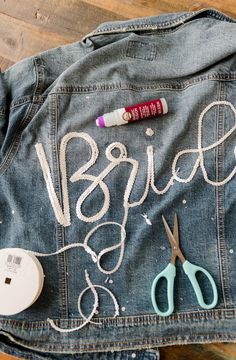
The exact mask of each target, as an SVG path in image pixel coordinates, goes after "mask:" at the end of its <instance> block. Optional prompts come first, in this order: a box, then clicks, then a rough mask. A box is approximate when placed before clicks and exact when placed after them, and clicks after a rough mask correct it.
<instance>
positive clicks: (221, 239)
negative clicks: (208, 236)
mask: <svg viewBox="0 0 236 360" xmlns="http://www.w3.org/2000/svg"><path fill="white" fill-rule="evenodd" d="M219 96H220V100H225V97H226V96H225V85H224V84H223V83H220V94H219ZM224 121H225V111H224V108H223V106H222V107H219V114H218V139H220V138H221V137H222V136H223V135H224V127H225V126H224ZM217 162H218V166H217V174H218V177H219V180H220V179H221V178H223V177H224V173H223V172H224V143H222V144H220V145H219V147H218V152H217ZM217 213H218V243H219V249H218V251H219V260H220V263H221V279H222V287H223V295H224V303H225V307H228V306H229V305H230V303H231V301H230V285H229V280H228V279H229V274H228V270H227V267H228V263H227V247H226V239H225V227H224V222H225V208H224V186H220V187H218V188H217Z"/></svg>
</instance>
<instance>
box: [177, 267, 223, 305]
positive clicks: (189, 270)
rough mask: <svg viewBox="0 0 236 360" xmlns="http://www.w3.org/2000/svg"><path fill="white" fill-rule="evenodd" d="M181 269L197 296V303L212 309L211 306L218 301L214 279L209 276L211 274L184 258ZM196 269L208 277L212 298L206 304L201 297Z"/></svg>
mask: <svg viewBox="0 0 236 360" xmlns="http://www.w3.org/2000/svg"><path fill="white" fill-rule="evenodd" d="M183 269H184V272H185V274H186V275H187V276H188V278H189V280H190V282H191V284H192V287H193V289H194V292H195V294H196V297H197V301H198V304H199V305H200V306H201V307H202V308H203V309H212V308H213V307H215V306H216V304H217V301H218V292H217V287H216V284H215V281H214V280H213V277H212V276H211V274H209V272H208V271H207V270H205V269H204V268H202V267H201V266H197V265H194V264H192V263H190V262H189V261H187V260H185V262H184V263H183ZM198 271H200V272H202V273H203V274H205V275H206V277H207V278H208V280H209V281H210V284H211V287H212V291H213V300H212V302H211V303H210V304H206V303H205V301H204V299H203V296H202V290H201V288H200V286H199V283H198V280H197V278H196V273H197V272H198Z"/></svg>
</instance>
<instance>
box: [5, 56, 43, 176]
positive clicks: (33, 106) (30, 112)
mask: <svg viewBox="0 0 236 360" xmlns="http://www.w3.org/2000/svg"><path fill="white" fill-rule="evenodd" d="M33 63H34V70H35V76H36V81H35V86H34V92H33V99H32V102H31V103H30V104H29V106H28V108H27V110H26V112H25V116H24V117H23V119H22V121H21V122H20V124H19V126H18V128H17V130H16V132H15V135H14V137H13V140H12V142H11V145H10V147H9V149H8V151H7V152H6V155H5V156H4V158H3V160H2V162H1V164H0V176H1V175H3V173H4V172H5V171H6V170H7V169H8V167H9V166H10V164H11V162H12V160H13V158H14V157H15V155H16V154H17V152H18V149H19V146H20V140H21V135H22V132H23V131H24V129H25V128H26V126H27V125H28V124H29V123H30V121H31V120H32V118H33V117H34V115H35V114H36V112H37V110H38V105H37V103H35V102H34V97H35V95H36V93H37V89H38V86H39V84H41V77H42V74H41V73H40V75H39V67H38V61H35V58H34V59H33ZM39 76H40V80H39Z"/></svg>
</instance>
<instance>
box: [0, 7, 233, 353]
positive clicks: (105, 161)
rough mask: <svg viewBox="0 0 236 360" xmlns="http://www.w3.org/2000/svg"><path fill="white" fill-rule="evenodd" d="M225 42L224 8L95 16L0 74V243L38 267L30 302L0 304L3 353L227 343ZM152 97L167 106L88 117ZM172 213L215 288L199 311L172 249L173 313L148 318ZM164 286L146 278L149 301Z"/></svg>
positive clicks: (228, 85) (229, 174) (187, 249)
mask: <svg viewBox="0 0 236 360" xmlns="http://www.w3.org/2000/svg"><path fill="white" fill-rule="evenodd" d="M235 51H236V21H235V20H234V19H232V18H230V17H228V16H226V15H224V14H222V13H220V12H218V11H216V10H214V9H202V10H200V11H196V12H194V11H193V12H182V13H172V14H163V15H160V16H152V17H144V18H138V19H132V20H127V21H115V22H107V23H103V24H101V25H99V26H98V28H97V29H95V30H94V31H93V32H92V33H90V34H88V35H86V36H85V37H84V38H83V39H82V40H81V41H78V42H75V43H72V44H69V45H65V46H60V47H58V48H55V49H50V50H48V51H45V52H42V53H40V54H37V55H36V56H32V57H29V58H26V59H24V60H22V61H19V62H18V63H16V64H15V65H13V66H12V67H11V68H9V69H8V70H6V71H5V72H4V73H1V74H0V75H1V76H0V189H1V190H0V191H1V192H0V248H1V249H3V248H21V249H24V250H26V251H28V253H29V254H30V253H31V254H32V256H33V255H34V256H35V257H37V259H38V260H39V261H40V264H41V266H42V268H43V271H44V275H45V278H44V285H43V289H42V291H41V294H40V295H39V297H38V299H37V300H36V301H35V302H34V303H33V304H32V305H31V306H29V307H28V308H27V309H25V310H24V311H21V312H19V313H17V314H15V315H10V316H6V315H1V316H0V350H2V351H5V352H8V353H10V354H13V355H16V356H19V357H24V358H27V359H56V358H57V355H58V357H59V358H63V359H67V356H68V359H69V358H70V355H71V354H80V355H79V356H80V357H78V358H79V359H82V354H83V356H84V357H85V358H86V356H88V354H90V353H93V354H97V356H99V354H101V355H102V354H104V353H105V352H106V354H107V358H109V357H110V358H111V359H114V358H115V356H116V355H117V354H121V353H122V354H123V356H124V357H125V358H127V359H128V358H130V359H131V358H134V357H136V353H135V351H141V352H139V355H140V354H141V355H140V359H141V358H147V359H148V360H150V359H151V360H152V359H154V360H155V359H156V358H157V357H158V351H157V350H156V351H154V349H155V348H158V347H159V346H164V345H174V344H187V343H205V342H221V341H222V342H223V341H227V342H229V341H235V339H236V238H235V233H236V220H235V215H236V194H235V191H234V189H235V188H236V177H235V173H236V160H235V158H236V133H235V130H236V97H235V94H236V56H235ZM157 98H165V99H166V101H167V104H168V113H167V114H165V115H162V116H158V117H152V118H147V119H143V120H141V121H136V122H133V123H129V124H126V125H123V126H114V127H107V128H106V127H104V128H100V127H98V126H96V122H95V120H96V118H97V117H98V116H100V115H102V114H104V113H108V112H111V111H113V110H115V109H119V108H123V107H124V106H129V105H134V104H137V103H144V102H146V101H149V100H153V99H157ZM174 214H177V215H178V220H179V234H180V240H179V241H180V247H181V250H182V252H183V254H184V256H185V257H186V259H187V260H188V261H189V262H191V263H193V264H196V265H198V266H201V267H203V268H204V269H206V270H207V271H208V272H209V273H210V274H211V276H212V279H214V282H215V284H216V288H217V292H218V300H217V303H216V304H215V306H214V307H213V308H209V309H207V308H202V307H201V306H200V305H199V303H198V301H197V297H196V293H195V292H194V289H193V286H192V284H191V282H190V281H189V279H188V276H186V274H185V272H184V270H183V267H182V264H181V262H180V261H179V260H178V259H177V261H176V277H175V282H174V288H172V289H173V301H174V310H173V312H172V313H171V314H170V315H168V316H160V315H158V314H157V313H156V311H155V310H154V307H153V304H152V300H151V288H152V284H153V280H154V279H155V277H156V276H157V274H159V273H160V272H161V271H162V270H163V269H165V267H166V266H167V265H168V264H169V262H170V258H171V246H170V243H169V242H168V238H167V236H166V232H165V227H164V224H163V220H162V215H164V217H165V219H166V220H167V222H168V224H169V226H170V229H171V230H173V226H174ZM202 275H203V274H202V273H199V276H197V281H198V283H199V285H200V287H201V291H202V293H203V296H204V300H205V301H206V303H210V302H211V301H212V296H213V294H212V289H211V286H210V285H211V283H210V282H209V278H207V277H206V276H202ZM1 281H2V280H1ZM169 285H170V284H169V283H168V281H167V284H166V281H165V279H163V281H160V283H158V289H156V294H155V296H156V300H157V301H158V304H159V305H158V306H159V307H160V308H162V309H166V307H167V299H168V296H170V295H171V294H170V293H168V296H167V289H166V286H167V287H168V286H169ZM22 292H24V288H22ZM16 301H17V299H16ZM60 356H61V357H60ZM117 356H118V355H117ZM119 356H121V355H119ZM74 358H75V357H74ZM137 359H138V357H137Z"/></svg>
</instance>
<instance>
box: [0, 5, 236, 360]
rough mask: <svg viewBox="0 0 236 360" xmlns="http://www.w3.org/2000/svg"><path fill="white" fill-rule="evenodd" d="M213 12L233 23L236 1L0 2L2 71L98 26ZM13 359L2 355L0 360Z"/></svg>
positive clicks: (184, 353) (170, 354) (184, 350)
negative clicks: (170, 14) (203, 10)
mask: <svg viewBox="0 0 236 360" xmlns="http://www.w3.org/2000/svg"><path fill="white" fill-rule="evenodd" d="M206 7H214V8H215V9H218V10H220V11H223V12H224V13H226V14H228V15H230V16H233V17H235V18H236V0H208V1H203V2H201V1H191V0H169V1H168V0H136V1H135V0H83V1H79V0H41V1H40V0H20V1H19V0H2V1H1V2H0V68H1V70H2V71H3V70H5V69H7V68H8V67H9V66H11V65H12V64H14V63H15V62H17V61H19V60H21V59H23V58H25V57H27V56H31V55H33V54H36V53H39V52H41V51H44V50H47V49H49V48H53V47H57V46H59V45H62V44H66V43H70V42H74V41H78V40H80V39H81V38H82V37H83V36H84V35H85V34H87V33H89V32H90V31H92V30H94V29H95V28H96V27H97V26H98V25H99V24H100V23H102V22H106V21H114V20H126V19H131V18H135V17H143V16H152V15H158V14H161V13H166V12H179V11H189V10H190V11H192V10H199V9H201V8H206ZM160 352H161V360H190V359H191V360H223V359H224V360H236V344H232V343H231V344H230V343H229V344H225V343H224V344H206V345H185V346H172V347H165V348H161V350H160ZM10 359H16V358H12V357H9V356H7V355H4V354H0V360H10Z"/></svg>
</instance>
